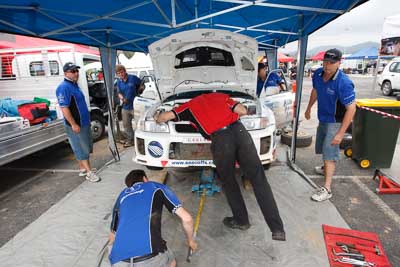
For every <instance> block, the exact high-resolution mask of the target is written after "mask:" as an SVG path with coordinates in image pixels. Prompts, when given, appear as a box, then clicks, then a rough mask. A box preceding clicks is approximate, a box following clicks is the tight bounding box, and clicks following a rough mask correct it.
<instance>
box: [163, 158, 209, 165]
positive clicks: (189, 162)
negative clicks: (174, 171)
mask: <svg viewBox="0 0 400 267" xmlns="http://www.w3.org/2000/svg"><path fill="white" fill-rule="evenodd" d="M213 164H214V162H213V161H212V160H205V159H198V160H171V161H169V164H168V165H169V166H181V165H190V166H210V165H213Z"/></svg>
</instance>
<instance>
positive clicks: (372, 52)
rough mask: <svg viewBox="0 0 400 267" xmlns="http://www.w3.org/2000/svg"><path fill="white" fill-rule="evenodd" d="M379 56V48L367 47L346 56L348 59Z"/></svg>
mask: <svg viewBox="0 0 400 267" xmlns="http://www.w3.org/2000/svg"><path fill="white" fill-rule="evenodd" d="M377 58H378V48H376V47H367V48H363V49H361V50H359V51H357V52H356V53H354V54H352V55H350V56H348V57H346V59H377Z"/></svg>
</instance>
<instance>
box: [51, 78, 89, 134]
mask: <svg viewBox="0 0 400 267" xmlns="http://www.w3.org/2000/svg"><path fill="white" fill-rule="evenodd" d="M56 96H57V100H58V104H59V105H60V107H67V108H69V110H70V111H71V114H72V117H73V118H74V120H75V122H76V123H77V124H78V125H79V126H81V127H84V126H89V125H90V113H89V109H88V107H87V105H86V101H85V96H84V94H83V93H82V91H81V89H80V88H79V86H78V85H77V84H76V83H74V82H72V81H70V80H68V79H64V81H63V82H62V83H61V84H60V85H59V86H58V87H57V90H56ZM64 122H65V124H67V125H69V126H71V125H70V123H69V122H68V121H67V120H66V119H65V118H64Z"/></svg>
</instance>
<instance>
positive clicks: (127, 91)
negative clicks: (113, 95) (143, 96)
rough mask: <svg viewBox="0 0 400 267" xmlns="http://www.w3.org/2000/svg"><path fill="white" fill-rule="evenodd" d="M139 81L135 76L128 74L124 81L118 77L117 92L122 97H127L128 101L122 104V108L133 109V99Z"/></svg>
mask: <svg viewBox="0 0 400 267" xmlns="http://www.w3.org/2000/svg"><path fill="white" fill-rule="evenodd" d="M140 83H141V80H140V79H139V78H138V77H137V76H135V75H130V74H128V79H127V80H126V82H124V81H123V80H122V79H118V81H117V88H118V93H120V94H122V95H123V96H124V98H126V99H128V103H126V104H123V105H122V108H123V109H126V110H132V109H133V100H134V99H135V96H136V87H138V86H139V85H140Z"/></svg>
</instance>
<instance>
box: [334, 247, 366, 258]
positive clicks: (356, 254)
mask: <svg viewBox="0 0 400 267" xmlns="http://www.w3.org/2000/svg"><path fill="white" fill-rule="evenodd" d="M332 253H333V255H335V256H345V257H349V258H351V259H356V260H360V261H364V260H365V256H364V255H363V254H361V253H347V252H345V253H343V252H336V251H335V249H334V248H332Z"/></svg>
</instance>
